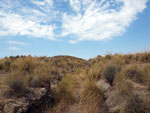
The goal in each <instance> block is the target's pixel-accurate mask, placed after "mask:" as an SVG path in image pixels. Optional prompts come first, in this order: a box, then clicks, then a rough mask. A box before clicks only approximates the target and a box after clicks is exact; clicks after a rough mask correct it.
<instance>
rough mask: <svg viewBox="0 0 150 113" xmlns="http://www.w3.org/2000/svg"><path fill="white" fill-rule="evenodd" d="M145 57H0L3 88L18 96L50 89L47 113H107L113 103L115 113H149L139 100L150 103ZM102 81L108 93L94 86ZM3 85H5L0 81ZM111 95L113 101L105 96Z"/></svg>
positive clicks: (149, 73)
mask: <svg viewBox="0 0 150 113" xmlns="http://www.w3.org/2000/svg"><path fill="white" fill-rule="evenodd" d="M149 57H150V53H148V52H145V53H137V54H127V55H121V54H115V55H111V54H109V55H106V56H105V57H103V56H98V57H96V58H93V59H90V60H83V59H79V58H75V57H69V56H56V57H31V56H27V57H25V56H17V57H10V58H7V57H6V58H4V59H1V60H0V70H1V72H2V73H5V74H6V76H5V77H4V78H5V79H6V85H7V86H8V87H9V89H7V88H6V89H7V90H11V91H13V93H14V95H16V96H17V97H18V95H24V94H25V92H26V91H27V90H29V89H30V88H31V89H32V90H34V89H38V88H45V89H46V90H47V91H49V92H48V93H49V94H48V95H50V96H52V97H53V98H54V103H53V106H52V107H49V106H47V109H46V111H47V113H68V111H70V112H72V113H75V112H77V113H78V111H80V112H82V113H107V112H109V110H112V109H113V108H110V107H112V106H115V105H116V104H117V105H118V106H119V107H120V108H118V109H120V110H118V111H117V112H118V113H119V112H120V113H149V111H148V110H149V107H148V106H149V104H148V102H146V101H145V100H144V99H143V97H147V100H148V101H149V102H150V99H149V96H148V94H149V93H150V58H149ZM0 77H1V75H0ZM100 80H104V82H105V80H106V81H107V82H106V83H105V84H106V86H103V87H104V88H105V87H107V86H109V88H108V89H107V92H103V91H105V90H103V91H101V90H100V88H98V87H97V86H96V83H97V82H99V81H100ZM109 84H110V85H109ZM1 85H2V86H3V85H4V84H3V82H1V81H0V86H1ZM0 88H1V87H0ZM1 89H2V88H1ZM113 91H114V92H113ZM110 92H111V94H110ZM136 94H138V95H140V96H137V95H136ZM111 95H112V96H114V97H113V98H112V97H111V98H109V96H111ZM141 97H142V98H141ZM115 98H119V99H122V98H123V101H127V102H125V103H127V106H125V108H121V107H122V106H124V105H126V104H123V105H122V104H121V103H117V102H118V101H115V100H113V99H115ZM110 100H112V102H111V101H110ZM106 101H110V102H108V103H111V104H112V106H109V105H107V102H106ZM104 103H105V104H104ZM139 103H140V104H139ZM73 106H75V108H74V107H73ZM78 106H80V107H78ZM72 107H73V108H72ZM115 107H116V106H115ZM44 109H45V108H44ZM73 109H75V111H72V110H73ZM116 109H117V108H116ZM44 111H45V110H44ZM123 111H124V112H123ZM70 112H69V113H70Z"/></svg>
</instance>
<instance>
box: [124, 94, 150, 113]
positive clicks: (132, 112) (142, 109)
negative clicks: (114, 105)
mask: <svg viewBox="0 0 150 113" xmlns="http://www.w3.org/2000/svg"><path fill="white" fill-rule="evenodd" d="M147 107H148V106H146V104H145V102H144V101H143V100H142V99H141V98H140V97H139V96H138V95H133V96H132V97H131V98H130V99H129V101H128V104H127V106H126V111H125V112H126V113H149V112H150V111H148V109H149V108H147Z"/></svg>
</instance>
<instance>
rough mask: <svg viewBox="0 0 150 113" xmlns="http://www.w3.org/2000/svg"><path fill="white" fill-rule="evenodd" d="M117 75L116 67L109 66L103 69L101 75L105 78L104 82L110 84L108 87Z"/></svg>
mask: <svg viewBox="0 0 150 113" xmlns="http://www.w3.org/2000/svg"><path fill="white" fill-rule="evenodd" d="M116 73H117V66H116V65H113V64H110V65H107V66H106V67H105V69H104V72H103V75H104V77H105V78H106V80H107V81H108V82H109V83H110V85H111V86H112V85H113V81H114V78H115V75H116Z"/></svg>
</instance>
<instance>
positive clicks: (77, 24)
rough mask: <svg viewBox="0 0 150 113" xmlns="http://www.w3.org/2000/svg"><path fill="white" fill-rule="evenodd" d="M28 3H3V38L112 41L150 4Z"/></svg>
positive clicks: (141, 0)
mask: <svg viewBox="0 0 150 113" xmlns="http://www.w3.org/2000/svg"><path fill="white" fill-rule="evenodd" d="M29 1H30V2H28V3H26V4H23V3H24V2H26V1H24V2H21V1H20V0H15V1H12V0H1V1H0V36H6V35H9V36H12V35H20V36H29V37H35V38H45V39H50V40H55V39H59V38H61V39H62V37H67V36H72V37H73V38H72V39H71V40H70V42H71V43H74V42H77V41H82V40H107V39H112V38H113V37H116V36H120V35H122V34H123V33H124V32H125V31H126V30H127V27H128V26H129V25H130V24H131V23H132V22H133V21H134V20H135V19H136V18H137V14H138V13H140V12H142V11H143V10H144V9H145V8H146V3H147V2H148V0H64V1H61V2H60V1H59V0H29ZM59 3H60V4H59ZM66 4H68V6H66ZM31 6H32V7H31ZM63 8H64V9H63ZM67 8H68V10H66V9H67ZM69 8H72V10H70V9H69Z"/></svg>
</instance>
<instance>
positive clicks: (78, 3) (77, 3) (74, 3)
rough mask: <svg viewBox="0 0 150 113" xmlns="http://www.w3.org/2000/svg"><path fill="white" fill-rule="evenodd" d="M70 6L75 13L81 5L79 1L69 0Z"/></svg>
mask: <svg viewBox="0 0 150 113" xmlns="http://www.w3.org/2000/svg"><path fill="white" fill-rule="evenodd" d="M70 5H71V7H72V8H73V9H74V10H75V11H76V12H79V11H80V8H81V3H80V1H79V0H70Z"/></svg>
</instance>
